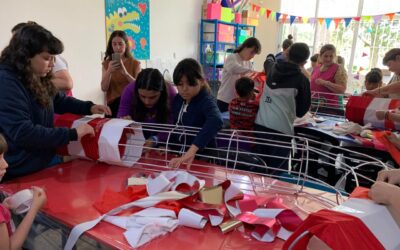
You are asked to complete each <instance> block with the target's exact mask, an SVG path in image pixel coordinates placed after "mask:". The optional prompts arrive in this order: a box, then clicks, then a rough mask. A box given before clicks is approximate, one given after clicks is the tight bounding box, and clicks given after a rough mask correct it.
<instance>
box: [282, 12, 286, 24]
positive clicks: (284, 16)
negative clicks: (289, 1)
mask: <svg viewBox="0 0 400 250" xmlns="http://www.w3.org/2000/svg"><path fill="white" fill-rule="evenodd" d="M286 18H287V14H282V23H283V24H284V23H285V21H286Z"/></svg>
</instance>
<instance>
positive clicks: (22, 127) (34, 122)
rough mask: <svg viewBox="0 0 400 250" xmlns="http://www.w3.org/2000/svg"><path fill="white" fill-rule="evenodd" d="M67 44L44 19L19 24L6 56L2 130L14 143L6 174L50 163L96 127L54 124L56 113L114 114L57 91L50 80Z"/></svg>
mask: <svg viewBox="0 0 400 250" xmlns="http://www.w3.org/2000/svg"><path fill="white" fill-rule="evenodd" d="M62 51H63V44H62V42H61V41H60V40H58V39H57V38H56V37H54V36H53V34H52V33H51V32H50V31H48V30H46V29H45V28H43V27H42V26H40V25H37V24H32V25H26V26H24V27H23V28H21V29H19V30H18V31H17V32H16V33H15V34H14V35H13V37H12V39H11V40H10V44H9V45H8V46H7V47H6V48H5V49H4V50H3V51H2V52H1V56H0V133H2V134H3V135H4V137H5V138H6V140H7V143H8V145H9V150H8V151H7V153H6V154H5V159H6V161H7V162H8V164H9V169H8V171H7V174H6V175H5V178H6V179H10V178H14V177H18V176H22V175H26V174H30V173H33V172H35V171H38V170H41V169H43V168H46V167H48V166H50V165H51V164H50V163H51V162H52V161H53V160H54V158H55V149H56V148H57V147H59V146H62V145H66V144H68V143H69V142H70V141H76V140H80V139H81V138H82V137H83V136H85V135H87V134H94V131H93V129H92V128H91V127H90V126H89V125H87V124H83V125H80V126H78V127H77V128H74V129H68V128H54V126H53V114H54V112H56V113H58V114H62V113H75V114H82V115H88V114H95V113H96V114H99V113H106V114H109V113H110V110H109V108H107V107H105V106H102V105H94V104H93V103H92V102H84V101H80V100H77V99H75V98H72V97H67V96H65V95H63V94H60V93H58V92H57V90H56V88H55V87H54V85H53V84H52V82H51V81H50V79H51V77H52V75H51V69H52V67H53V65H54V56H55V55H58V54H60V53H61V52H62Z"/></svg>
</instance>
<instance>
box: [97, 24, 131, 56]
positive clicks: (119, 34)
mask: <svg viewBox="0 0 400 250" xmlns="http://www.w3.org/2000/svg"><path fill="white" fill-rule="evenodd" d="M115 37H121V38H122V40H124V42H125V52H124V56H125V57H127V58H132V57H133V56H132V54H131V49H130V47H129V41H128V35H127V34H126V33H125V31H122V30H114V31H113V33H111V35H110V38H109V39H108V43H107V49H106V55H105V56H104V60H107V59H109V60H111V55H112V54H113V53H114V50H113V47H112V40H113V39H114V38H115Z"/></svg>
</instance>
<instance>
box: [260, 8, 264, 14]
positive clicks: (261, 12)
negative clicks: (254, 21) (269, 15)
mask: <svg viewBox="0 0 400 250" xmlns="http://www.w3.org/2000/svg"><path fill="white" fill-rule="evenodd" d="M264 13H265V8H264V7H261V10H260V16H263V15H264Z"/></svg>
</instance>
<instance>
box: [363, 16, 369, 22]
mask: <svg viewBox="0 0 400 250" xmlns="http://www.w3.org/2000/svg"><path fill="white" fill-rule="evenodd" d="M361 19H362V20H363V21H365V22H369V21H370V20H371V16H363V17H361Z"/></svg>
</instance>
